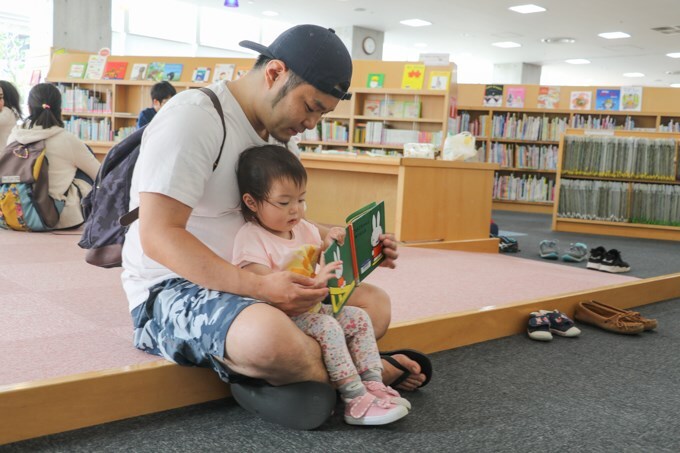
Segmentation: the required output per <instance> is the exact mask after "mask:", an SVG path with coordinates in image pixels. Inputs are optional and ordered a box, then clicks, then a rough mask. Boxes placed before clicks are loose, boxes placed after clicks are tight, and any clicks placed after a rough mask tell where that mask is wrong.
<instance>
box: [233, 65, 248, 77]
mask: <svg viewBox="0 0 680 453" xmlns="http://www.w3.org/2000/svg"><path fill="white" fill-rule="evenodd" d="M248 71H249V69H248V68H236V75H235V76H234V80H238V79H240V78H241V77H243V76H244V75H246V73H247V72H248Z"/></svg>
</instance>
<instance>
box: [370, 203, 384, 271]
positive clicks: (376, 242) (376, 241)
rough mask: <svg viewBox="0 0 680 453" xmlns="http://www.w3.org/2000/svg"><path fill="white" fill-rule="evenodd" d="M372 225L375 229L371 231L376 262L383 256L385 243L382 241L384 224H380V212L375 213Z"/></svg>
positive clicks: (374, 260)
mask: <svg viewBox="0 0 680 453" xmlns="http://www.w3.org/2000/svg"><path fill="white" fill-rule="evenodd" d="M371 225H372V226H373V231H372V232H371V246H372V247H373V262H374V263H375V262H376V261H378V260H379V259H380V258H382V250H383V244H382V242H381V241H380V235H381V234H383V229H382V225H381V224H380V212H376V213H375V214H373V217H372V218H371Z"/></svg>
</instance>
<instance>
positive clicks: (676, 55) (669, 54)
mask: <svg viewBox="0 0 680 453" xmlns="http://www.w3.org/2000/svg"><path fill="white" fill-rule="evenodd" d="M666 56H667V57H671V58H680V52H671V53H667V54H666Z"/></svg>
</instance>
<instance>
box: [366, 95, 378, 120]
mask: <svg viewBox="0 0 680 453" xmlns="http://www.w3.org/2000/svg"><path fill="white" fill-rule="evenodd" d="M381 114H382V104H381V101H380V100H379V99H366V100H365V101H364V116H380V115H381Z"/></svg>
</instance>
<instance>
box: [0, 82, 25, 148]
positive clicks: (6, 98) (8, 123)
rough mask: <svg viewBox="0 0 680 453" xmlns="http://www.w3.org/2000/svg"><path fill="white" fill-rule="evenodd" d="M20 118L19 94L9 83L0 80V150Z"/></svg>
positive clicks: (5, 144)
mask: <svg viewBox="0 0 680 453" xmlns="http://www.w3.org/2000/svg"><path fill="white" fill-rule="evenodd" d="M21 118H22V113H21V105H20V103H19V92H18V91H17V89H16V88H15V87H14V85H12V84H11V83H10V82H7V81H6V80H0V149H4V148H5V146H7V139H8V138H9V134H10V133H11V132H12V129H14V126H16V125H17V122H18V121H19V120H20V119H21Z"/></svg>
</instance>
